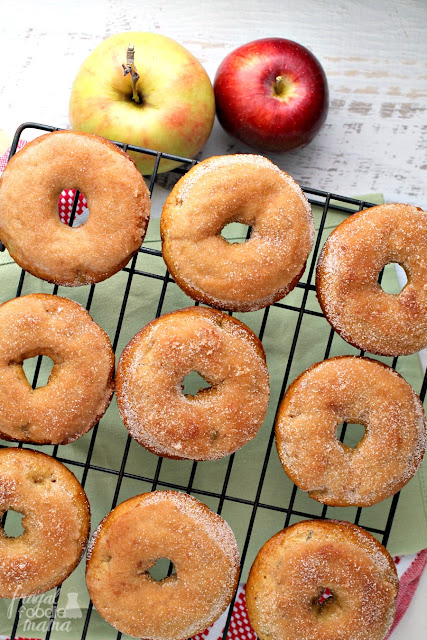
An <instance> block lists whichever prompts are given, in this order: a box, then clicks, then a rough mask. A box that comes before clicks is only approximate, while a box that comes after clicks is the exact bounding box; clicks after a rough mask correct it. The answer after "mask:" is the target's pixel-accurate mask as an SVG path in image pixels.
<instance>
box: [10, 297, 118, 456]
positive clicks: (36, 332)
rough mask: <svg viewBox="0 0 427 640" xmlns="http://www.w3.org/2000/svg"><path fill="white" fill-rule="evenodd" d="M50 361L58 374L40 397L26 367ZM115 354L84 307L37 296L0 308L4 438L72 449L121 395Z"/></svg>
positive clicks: (50, 379)
mask: <svg viewBox="0 0 427 640" xmlns="http://www.w3.org/2000/svg"><path fill="white" fill-rule="evenodd" d="M40 354H43V355H45V356H49V358H51V359H52V360H53V362H54V366H53V368H52V371H51V373H50V376H49V380H48V382H47V384H46V386H44V387H39V388H37V389H32V388H31V385H30V383H29V382H28V380H27V378H26V376H25V373H24V370H23V368H22V362H23V361H24V360H25V359H26V358H32V357H34V356H37V355H40ZM113 375H114V352H113V349H112V346H111V343H110V340H109V338H108V336H107V334H106V333H105V331H104V330H103V329H101V327H100V326H98V325H97V324H96V323H95V322H94V321H93V320H92V318H91V317H90V315H89V313H88V312H87V311H86V310H85V309H84V308H83V307H82V306H81V305H80V304H78V303H77V302H73V301H72V300H67V299H66V298H60V297H59V296H52V295H48V294H37V293H36V294H30V295H27V296H22V297H20V298H15V299H13V300H9V301H8V302H5V303H4V304H2V305H1V306H0V437H1V438H5V439H6V440H19V441H21V442H34V443H37V444H67V443H69V442H72V441H73V440H75V439H76V438H79V437H80V436H82V435H84V434H85V433H86V432H87V431H89V429H91V428H92V427H93V426H94V424H96V422H97V421H98V420H99V419H100V418H101V416H102V415H103V414H104V412H105V410H106V409H107V407H108V405H109V404H110V399H111V395H112V393H113V386H114V385H113Z"/></svg>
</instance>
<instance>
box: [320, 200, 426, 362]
mask: <svg viewBox="0 0 427 640" xmlns="http://www.w3.org/2000/svg"><path fill="white" fill-rule="evenodd" d="M391 262H396V263H398V264H400V265H401V266H402V267H403V268H404V270H405V272H406V275H407V278H408V282H407V284H406V285H405V287H404V288H403V289H402V291H401V292H400V293H399V294H398V295H394V294H390V293H386V292H385V291H383V289H382V288H381V286H380V284H379V283H378V275H379V273H380V271H381V269H382V268H383V267H384V266H385V265H387V264H389V263H391ZM426 283H427V213H426V212H425V211H422V209H419V208H418V207H413V206H410V205H406V204H385V205H380V206H378V207H372V208H371V209H365V210H363V211H359V212H358V213H354V214H353V215H351V216H349V217H348V218H347V219H346V220H344V222H342V223H341V224H340V225H338V227H337V228H336V229H335V230H334V231H333V232H332V233H331V235H330V236H329V238H328V239H327V241H326V243H325V245H324V247H323V250H322V253H321V255H320V258H319V262H318V266H317V275H316V288H317V296H318V299H319V302H320V306H321V307H322V311H323V313H324V315H325V317H326V319H327V320H328V322H329V323H330V324H331V325H332V327H333V328H334V329H335V331H336V332H337V333H339V334H340V336H341V337H342V338H344V340H346V341H347V342H349V343H350V344H352V345H354V346H355V347H357V348H358V349H363V350H364V351H370V352H371V353H378V354H380V355H384V356H398V355H407V354H410V353H415V352H416V351H419V350H420V349H423V348H424V347H426V346H427V284H426Z"/></svg>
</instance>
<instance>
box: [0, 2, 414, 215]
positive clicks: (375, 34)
mask: <svg viewBox="0 0 427 640" xmlns="http://www.w3.org/2000/svg"><path fill="white" fill-rule="evenodd" d="M426 25H427V3H426V2H425V0H408V1H407V2H402V1H399V0H377V1H375V2H372V0H357V1H353V2H350V1H341V2H329V1H328V2H327V1H326V0H299V1H298V2H295V1H294V0H280V1H277V0H266V1H265V2H263V3H261V2H259V1H258V0H257V1H256V2H255V1H252V0H231V1H230V0H217V1H216V2H212V1H210V0H209V1H208V0H199V1H196V0H187V1H186V2H185V1H183V0H180V1H179V2H178V1H177V0H168V2H151V3H147V2H141V1H140V0H109V1H101V0H86V1H85V2H56V1H55V2H53V1H48V0H40V1H39V2H32V1H31V0H15V1H13V0H3V1H2V3H1V21H0V55H1V60H2V63H1V68H0V128H3V129H5V130H6V131H7V132H9V133H12V132H13V130H14V129H15V128H16V126H17V125H18V124H20V123H21V122H23V121H26V120H34V121H38V122H43V123H49V124H54V125H57V126H63V127H64V126H67V125H68V116H67V111H68V98H69V94H70V88H71V85H72V82H73V79H74V76H75V74H76V72H77V70H78V68H79V65H80V63H81V62H82V61H83V59H84V58H85V57H86V55H87V54H88V53H89V52H90V51H91V50H92V49H93V48H94V46H96V44H97V43H98V42H100V41H101V40H102V39H103V38H105V37H106V36H108V35H111V34H113V33H116V32H119V31H124V30H129V29H135V30H145V31H155V32H158V33H162V34H164V35H168V36H170V37H172V38H175V39H176V40H178V41H179V42H180V43H182V44H183V45H184V46H186V47H187V48H188V49H190V51H191V52H192V53H193V54H194V55H196V56H197V57H198V58H199V59H200V60H201V62H202V63H203V64H204V66H205V67H206V69H207V71H208V73H209V75H210V77H211V79H213V78H214V76H215V72H216V69H217V67H218V65H219V63H220V62H221V60H222V59H223V58H224V57H225V55H226V54H227V53H228V52H230V51H231V50H232V49H234V48H235V47H237V46H239V45H240V44H243V43H245V42H248V41H250V40H253V39H256V38H261V37H265V36H271V35H274V36H282V37H287V38H290V39H294V40H297V41H299V42H301V43H303V44H305V45H306V46H307V47H308V48H310V49H311V50H312V51H313V52H314V53H315V55H316V56H318V57H319V59H320V60H321V62H322V64H323V65H324V68H325V71H326V73H327V76H328V79H329V84H330V94H331V107H330V112H329V116H328V119H327V122H326V124H325V126H324V128H323V130H322V131H321V133H320V134H319V135H318V136H317V138H316V139H315V140H314V141H313V142H312V143H311V144H310V145H309V146H308V147H306V148H305V149H303V150H300V151H298V152H294V153H290V154H270V157H271V158H272V159H273V160H274V161H275V162H277V163H278V164H279V165H280V166H281V167H282V168H283V169H285V170H286V171H288V172H289V173H291V174H292V175H293V176H294V177H295V178H296V179H297V180H298V181H299V182H301V183H303V184H305V185H310V186H312V187H316V188H320V189H324V190H328V191H333V192H336V193H341V194H345V195H350V194H355V193H366V192H373V191H382V192H383V193H384V194H385V197H386V199H387V200H388V201H396V200H397V201H403V202H410V203H413V204H418V205H421V206H426V205H427V196H426V193H425V184H426V168H427V159H426V154H425V149H426V117H425V110H426V103H427V101H426V96H427V69H426V66H427V63H426V59H427V56H426V44H425V42H426V39H425V28H426ZM245 150H248V148H247V147H244V146H243V145H241V144H240V143H236V142H234V141H233V140H232V139H231V138H230V137H229V136H228V135H227V134H225V133H224V132H223V131H222V129H221V127H220V126H219V124H218V123H216V124H215V127H214V130H213V133H212V136H211V138H210V140H209V141H208V143H207V145H206V146H205V148H204V150H203V153H202V157H207V156H209V155H213V154H217V153H229V152H233V151H245Z"/></svg>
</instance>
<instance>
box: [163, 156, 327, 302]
mask: <svg viewBox="0 0 427 640" xmlns="http://www.w3.org/2000/svg"><path fill="white" fill-rule="evenodd" d="M230 222H241V223H243V224H246V225H248V226H250V227H252V232H251V236H250V238H249V240H247V241H246V242H244V243H228V242H227V241H226V240H225V239H224V238H223V237H222V236H221V230H222V229H223V228H224V227H225V226H226V225H227V224H228V223H230ZM160 231H161V236H162V241H163V245H162V252H163V258H164V260H165V262H166V265H167V267H168V269H169V271H170V273H171V274H172V276H173V278H174V279H175V281H176V283H177V284H178V285H179V286H180V287H181V289H182V290H183V291H184V292H185V293H186V294H188V295H189V296H191V297H192V298H194V299H195V300H198V301H199V302H204V303H206V304H209V305H211V306H213V307H217V308H219V309H228V310H231V311H252V310H254V309H260V308H262V307H266V306H268V305H270V304H272V303H273V302H276V301H277V300H280V299H281V298H283V297H284V296H286V295H287V294H288V293H289V292H290V291H291V290H292V289H293V288H294V287H295V285H296V284H297V282H298V281H299V279H300V278H301V276H302V274H303V272H304V269H305V264H306V261H307V258H308V255H309V253H310V250H311V247H312V245H313V240H314V223H313V218H312V215H311V209H310V205H309V203H308V201H307V199H306V197H305V196H304V194H303V192H302V191H301V189H300V187H299V186H298V185H297V183H296V182H295V181H294V180H293V179H292V178H291V177H290V176H289V175H288V174H286V173H284V172H283V171H281V170H280V169H279V167H277V166H276V165H274V164H273V163H272V162H270V161H269V160H267V158H264V157H262V156H256V155H245V154H239V155H231V156H216V157H213V158H208V159H207V160H204V161H203V162H200V163H199V164H198V165H196V166H195V167H193V168H192V169H190V171H189V172H188V173H186V174H185V175H184V176H183V177H182V178H181V179H180V180H179V182H178V183H177V184H176V185H175V187H174V188H173V189H172V192H171V193H170V195H169V197H168V198H167V200H166V203H165V205H164V207H163V211H162V217H161V223H160Z"/></svg>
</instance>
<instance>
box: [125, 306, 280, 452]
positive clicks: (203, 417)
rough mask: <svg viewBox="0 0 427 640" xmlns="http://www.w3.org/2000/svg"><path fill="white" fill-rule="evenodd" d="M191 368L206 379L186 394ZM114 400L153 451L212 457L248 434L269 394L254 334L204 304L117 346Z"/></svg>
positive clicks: (177, 313)
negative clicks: (205, 384) (119, 348)
mask: <svg viewBox="0 0 427 640" xmlns="http://www.w3.org/2000/svg"><path fill="white" fill-rule="evenodd" d="M192 371H197V372H198V373H199V374H200V375H201V376H202V377H203V378H204V379H205V380H207V381H208V382H209V384H210V385H211V387H210V388H208V389H202V390H200V391H199V392H198V393H197V394H196V395H195V396H190V395H185V394H184V393H183V390H182V382H183V380H184V378H185V377H186V376H187V374H189V373H190V372H192ZM116 394H117V402H118V406H119V410H120V414H121V416H122V420H123V421H124V423H125V425H126V427H127V428H128V430H129V432H130V434H131V436H132V437H133V438H135V440H137V441H138V442H139V443H140V444H142V445H143V446H144V447H146V448H147V449H149V450H150V451H152V452H154V453H156V454H157V455H159V456H165V457H169V458H186V459H192V460H214V459H217V458H221V457H223V456H226V455H229V454H230V453H233V452H234V451H236V450H237V449H239V448H240V447H242V446H243V445H244V444H246V443H247V442H248V441H249V440H252V439H253V438H254V437H255V436H256V434H257V432H258V430H259V428H260V427H261V425H262V423H263V420H264V418H265V414H266V412H267V406H268V400H269V377H268V371H267V367H266V364H265V355H264V350H263V348H262V345H261V342H260V341H259V340H258V338H257V337H256V336H255V334H254V333H252V331H251V330H250V329H248V327H246V326H245V325H244V324H243V323H241V322H239V321H238V320H236V319H235V318H232V317H230V316H228V315H225V314H224V313H222V312H221V311H216V310H214V309H208V308H206V307H191V308H188V309H181V310H179V311H174V312H173V313H169V314H166V315H164V316H161V317H160V318H158V319H157V320H154V321H153V322H150V323H149V324H148V325H147V326H146V327H144V328H143V329H142V330H141V331H140V332H139V333H138V334H137V335H136V336H135V337H134V338H133V340H131V342H130V343H129V345H128V346H127V347H126V348H125V350H124V351H123V353H122V355H121V357H120V361H119V365H118V368H117V375H116Z"/></svg>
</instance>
